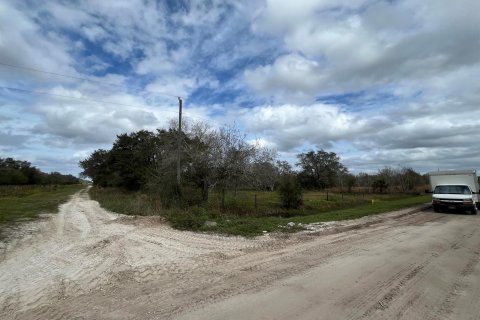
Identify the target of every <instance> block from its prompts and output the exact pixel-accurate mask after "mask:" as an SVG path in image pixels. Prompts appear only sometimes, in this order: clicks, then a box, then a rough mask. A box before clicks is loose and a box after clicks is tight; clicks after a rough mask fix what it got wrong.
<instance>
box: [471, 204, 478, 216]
mask: <svg viewBox="0 0 480 320" xmlns="http://www.w3.org/2000/svg"><path fill="white" fill-rule="evenodd" d="M470 213H471V214H477V207H476V206H473V208H472V209H471V210H470Z"/></svg>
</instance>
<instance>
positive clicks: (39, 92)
mask: <svg viewBox="0 0 480 320" xmlns="http://www.w3.org/2000/svg"><path fill="white" fill-rule="evenodd" d="M0 89H6V90H10V91H20V92H24V93H33V94H39V95H46V96H53V97H59V98H64V99H71V100H77V101H85V102H96V103H106V104H113V105H118V106H123V107H133V108H143V106H138V105H132V104H126V103H119V102H113V101H103V100H96V99H84V98H77V97H71V96H66V95H62V94H57V93H50V92H44V91H34V90H27V89H20V88H12V87H5V86H0ZM163 111H164V112H170V113H175V114H178V112H177V111H170V110H163ZM186 117H187V118H191V119H196V120H201V121H204V122H210V123H211V120H209V119H207V118H203V117H199V116H190V115H188V113H187V115H186Z"/></svg>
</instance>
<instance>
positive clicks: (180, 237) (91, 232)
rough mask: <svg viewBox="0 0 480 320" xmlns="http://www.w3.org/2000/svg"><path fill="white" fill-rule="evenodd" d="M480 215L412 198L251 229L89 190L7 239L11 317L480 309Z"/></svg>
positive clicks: (291, 315) (471, 313) (421, 314)
mask: <svg viewBox="0 0 480 320" xmlns="http://www.w3.org/2000/svg"><path fill="white" fill-rule="evenodd" d="M479 219H480V217H477V216H470V215H462V214H439V213H433V212H431V210H427V211H418V210H416V211H413V210H403V211H398V212H393V213H390V214H385V215H380V216H376V217H367V218H362V219H359V220H356V221H350V222H343V223H330V224H326V225H321V226H314V227H313V228H312V229H315V230H316V231H315V230H312V231H309V232H303V233H298V234H295V235H282V234H272V235H265V236H262V237H259V238H256V239H243V238H237V237H221V236H214V235H206V234H195V233H190V232H180V231H176V230H173V229H171V228H169V227H168V226H166V225H165V224H164V223H162V222H161V221H159V220H158V218H133V217H126V216H122V215H117V214H113V213H109V212H107V211H105V210H103V209H102V208H100V207H99V205H98V203H97V202H95V201H91V200H89V198H88V195H87V193H86V191H82V192H80V193H78V194H76V195H75V196H73V197H72V199H71V201H69V202H68V203H66V204H64V205H62V206H61V208H60V213H59V214H57V215H49V216H46V217H45V218H44V219H42V220H40V221H36V222H33V223H29V224H26V225H24V226H22V227H21V228H20V229H19V230H16V231H15V234H14V235H13V237H12V238H11V239H10V240H9V241H8V243H1V244H0V319H480V303H478V300H479V299H480V266H479V261H480V220H479Z"/></svg>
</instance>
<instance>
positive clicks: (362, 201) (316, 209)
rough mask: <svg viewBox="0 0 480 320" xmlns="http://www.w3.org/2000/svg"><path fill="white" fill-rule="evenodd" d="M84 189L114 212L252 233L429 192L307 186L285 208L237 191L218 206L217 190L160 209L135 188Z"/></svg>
mask: <svg viewBox="0 0 480 320" xmlns="http://www.w3.org/2000/svg"><path fill="white" fill-rule="evenodd" d="M90 195H91V196H92V198H93V199H95V200H97V201H99V202H100V204H101V205H102V206H103V207H104V208H106V209H108V210H111V211H114V212H118V213H122V214H129V215H147V216H148V215H161V216H163V217H165V218H166V219H167V220H168V221H169V222H170V223H171V224H172V226H174V227H175V228H178V229H182V230H194V231H213V232H217V233H223V234H232V235H242V236H255V235H259V234H262V233H263V232H264V231H266V232H272V231H276V230H277V231H278V230H282V231H298V230H299V229H302V227H301V226H300V227H299V226H298V223H300V224H305V223H313V222H328V221H334V220H345V219H355V218H360V217H363V216H366V215H371V214H378V213H383V212H388V211H392V210H397V209H401V208H405V207H409V206H414V205H418V204H422V203H426V202H429V201H430V198H431V196H429V195H422V196H418V195H398V194H396V195H388V194H343V195H342V194H338V193H331V192H330V193H328V195H327V193H326V192H307V193H305V195H304V206H303V207H302V208H300V209H296V210H286V209H283V208H281V207H280V200H279V197H278V194H277V193H275V192H252V191H239V192H237V194H236V196H233V195H232V194H228V196H227V197H226V201H225V207H223V208H222V207H221V204H220V196H219V195H218V194H215V193H214V194H212V196H211V200H210V202H209V204H208V205H206V206H203V207H202V206H194V207H190V208H187V209H163V208H162V206H161V205H160V202H159V200H155V199H152V198H150V197H148V196H147V195H143V194H139V193H124V192H121V191H119V190H118V189H103V190H98V189H95V188H92V189H91V190H90ZM327 197H328V198H327ZM327 199H328V200H327ZM206 221H212V222H216V223H217V225H216V226H214V227H212V226H206V225H205V222H206ZM289 222H295V223H296V224H297V226H296V227H294V228H285V226H286V225H287V223H289Z"/></svg>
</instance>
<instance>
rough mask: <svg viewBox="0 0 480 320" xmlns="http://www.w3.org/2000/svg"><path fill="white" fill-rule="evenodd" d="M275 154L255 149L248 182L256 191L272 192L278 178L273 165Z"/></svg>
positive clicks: (278, 172)
mask: <svg viewBox="0 0 480 320" xmlns="http://www.w3.org/2000/svg"><path fill="white" fill-rule="evenodd" d="M276 157H277V155H276V152H275V151H274V150H271V149H267V148H257V150H256V152H255V154H254V156H253V161H252V163H251V164H250V168H249V170H248V173H247V174H248V180H249V181H250V184H251V185H252V186H253V187H254V188H255V189H256V190H268V191H273V190H274V188H275V185H276V184H277V182H278V179H279V176H280V170H279V168H278V167H277V166H276V165H275V158H276Z"/></svg>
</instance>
